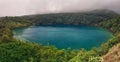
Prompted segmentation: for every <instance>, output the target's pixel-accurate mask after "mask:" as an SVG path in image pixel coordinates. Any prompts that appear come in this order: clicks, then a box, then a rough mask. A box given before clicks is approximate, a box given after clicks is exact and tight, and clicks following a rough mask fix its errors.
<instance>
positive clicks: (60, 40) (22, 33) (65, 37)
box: [13, 25, 113, 49]
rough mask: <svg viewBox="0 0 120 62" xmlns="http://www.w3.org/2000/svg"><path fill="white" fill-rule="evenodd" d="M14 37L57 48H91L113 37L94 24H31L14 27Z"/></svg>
mask: <svg viewBox="0 0 120 62" xmlns="http://www.w3.org/2000/svg"><path fill="white" fill-rule="evenodd" d="M13 32H14V37H16V38H18V39H25V40H30V41H32V42H36V43H40V44H42V45H54V46H56V47H57V48H58V49H63V48H65V49H67V48H71V49H81V48H85V49H91V48H92V47H99V46H100V45H101V44H102V43H104V42H106V41H107V40H108V39H110V38H111V37H113V35H112V33H110V32H109V31H108V30H106V29H102V28H99V27H94V26H71V25H59V26H57V25H52V26H33V27H29V28H19V29H15V30H14V31H13Z"/></svg>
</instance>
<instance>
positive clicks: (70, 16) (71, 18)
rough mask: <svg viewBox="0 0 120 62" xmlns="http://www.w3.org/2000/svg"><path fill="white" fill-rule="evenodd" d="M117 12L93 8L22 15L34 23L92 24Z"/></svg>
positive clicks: (115, 14)
mask: <svg viewBox="0 0 120 62" xmlns="http://www.w3.org/2000/svg"><path fill="white" fill-rule="evenodd" d="M117 15H118V14H117V13H115V12H114V11H110V10H93V11H89V12H79V13H54V14H36V15H28V16H23V17H24V18H27V19H29V20H32V21H33V22H35V23H38V24H43V25H48V24H93V23H97V22H101V21H105V20H108V19H112V18H113V17H116V16H117Z"/></svg>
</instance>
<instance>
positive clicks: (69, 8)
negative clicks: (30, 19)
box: [0, 0, 120, 16]
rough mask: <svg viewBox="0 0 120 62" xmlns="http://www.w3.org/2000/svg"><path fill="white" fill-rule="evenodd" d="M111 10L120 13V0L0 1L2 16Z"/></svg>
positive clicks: (0, 13) (0, 14)
mask: <svg viewBox="0 0 120 62" xmlns="http://www.w3.org/2000/svg"><path fill="white" fill-rule="evenodd" d="M94 9H110V10H114V11H116V12H119V13H120V0H0V16H21V15H28V14H44V13H59V12H80V11H86V10H94Z"/></svg>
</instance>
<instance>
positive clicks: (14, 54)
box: [0, 11, 120, 62]
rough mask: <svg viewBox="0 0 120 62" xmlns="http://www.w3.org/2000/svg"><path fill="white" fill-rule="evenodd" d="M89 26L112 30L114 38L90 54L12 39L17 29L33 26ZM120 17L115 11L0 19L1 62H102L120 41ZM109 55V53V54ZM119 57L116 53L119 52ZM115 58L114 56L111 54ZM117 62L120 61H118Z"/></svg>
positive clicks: (88, 52)
mask: <svg viewBox="0 0 120 62" xmlns="http://www.w3.org/2000/svg"><path fill="white" fill-rule="evenodd" d="M50 24H73V25H79V24H87V25H94V26H100V27H104V28H107V29H109V30H110V31H111V32H113V33H114V34H115V37H114V38H112V39H110V40H109V41H108V42H106V43H104V44H102V45H101V47H99V48H93V49H91V50H90V51H86V50H85V49H81V50H71V49H67V50H64V49H62V50H58V49H57V48H56V47H54V46H42V45H38V44H36V43H30V42H27V41H19V40H16V39H14V38H13V34H12V30H13V29H14V28H20V27H28V26H31V25H50ZM119 27H120V16H119V15H118V14H115V13H112V12H105V11H103V12H102V11H97V12H95V13H94V12H88V13H79V14H52V15H36V16H35V15H32V16H23V17H1V18H0V62H101V61H107V59H106V56H104V55H105V54H107V53H108V52H109V50H110V49H111V48H112V47H113V46H115V45H117V44H118V43H119V42H120V28H119ZM108 54H109V53H108ZM116 54H117V53H116ZM112 55H114V54H112ZM116 61H117V59H116Z"/></svg>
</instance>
